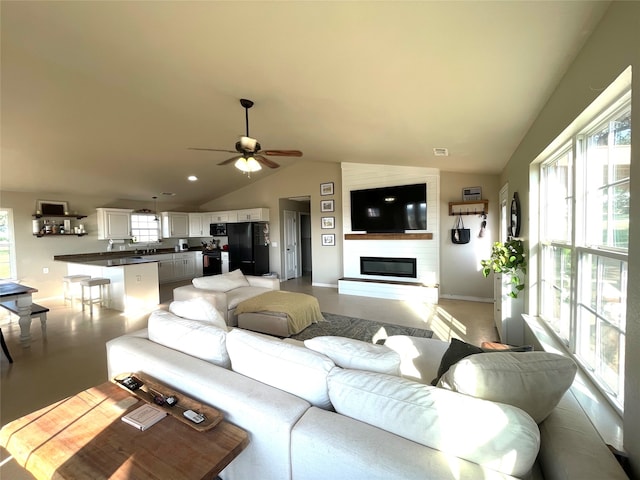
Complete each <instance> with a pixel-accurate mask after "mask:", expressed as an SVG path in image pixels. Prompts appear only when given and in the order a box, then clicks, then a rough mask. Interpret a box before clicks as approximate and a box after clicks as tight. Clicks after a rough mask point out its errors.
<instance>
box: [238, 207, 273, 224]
mask: <svg viewBox="0 0 640 480" xmlns="http://www.w3.org/2000/svg"><path fill="white" fill-rule="evenodd" d="M236 213H237V215H238V220H237V221H238V222H268V221H269V209H268V208H249V209H246V210H236Z"/></svg>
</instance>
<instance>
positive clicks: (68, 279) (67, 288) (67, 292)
mask: <svg viewBox="0 0 640 480" xmlns="http://www.w3.org/2000/svg"><path fill="white" fill-rule="evenodd" d="M90 278H91V275H66V276H64V277H62V281H63V282H64V284H63V287H64V303H65V305H66V304H67V300H68V301H70V302H71V305H73V299H74V298H79V297H80V296H81V293H80V289H79V288H77V287H74V284H79V283H80V282H81V281H82V280H88V279H90ZM74 290H75V291H74Z"/></svg>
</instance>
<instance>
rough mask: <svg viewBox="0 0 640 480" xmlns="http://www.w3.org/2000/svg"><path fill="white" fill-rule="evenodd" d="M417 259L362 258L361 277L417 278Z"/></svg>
mask: <svg viewBox="0 0 640 480" xmlns="http://www.w3.org/2000/svg"><path fill="white" fill-rule="evenodd" d="M416 273H417V271H416V259H415V258H394V257H360V274H361V275H385V276H390V277H409V278H416V276H417V274H416Z"/></svg>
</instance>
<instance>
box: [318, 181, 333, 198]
mask: <svg viewBox="0 0 640 480" xmlns="http://www.w3.org/2000/svg"><path fill="white" fill-rule="evenodd" d="M320 195H323V196H324V195H333V182H327V183H321V184H320Z"/></svg>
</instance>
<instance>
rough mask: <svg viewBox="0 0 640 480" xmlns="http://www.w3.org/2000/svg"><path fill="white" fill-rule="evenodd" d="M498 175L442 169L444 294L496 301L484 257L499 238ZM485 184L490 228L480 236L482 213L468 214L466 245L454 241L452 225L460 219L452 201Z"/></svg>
mask: <svg viewBox="0 0 640 480" xmlns="http://www.w3.org/2000/svg"><path fill="white" fill-rule="evenodd" d="M499 181H500V179H499V177H498V175H478V174H473V173H452V172H440V225H441V227H442V234H441V235H440V297H441V298H451V299H458V300H475V301H484V302H493V276H492V275H491V276H489V277H488V278H485V277H483V276H482V271H481V267H480V260H483V259H485V258H489V255H490V253H491V246H492V245H493V242H496V241H498V240H499V238H500V237H499V234H498V233H499V232H498V228H499V225H500V222H499V220H500V215H499V214H500V212H499V209H498V193H499V190H500V189H499ZM465 187H481V188H482V198H483V199H486V200H489V206H488V215H487V228H486V229H485V231H484V236H483V237H479V234H480V224H481V223H482V217H481V216H480V215H464V216H463V217H462V218H463V221H464V226H465V227H466V228H469V229H470V230H471V240H470V241H469V243H467V244H465V245H456V244H454V243H453V242H452V241H451V233H450V232H451V229H452V228H453V226H454V223H455V221H456V219H457V217H456V216H450V215H449V202H460V201H462V189H463V188H465Z"/></svg>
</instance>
